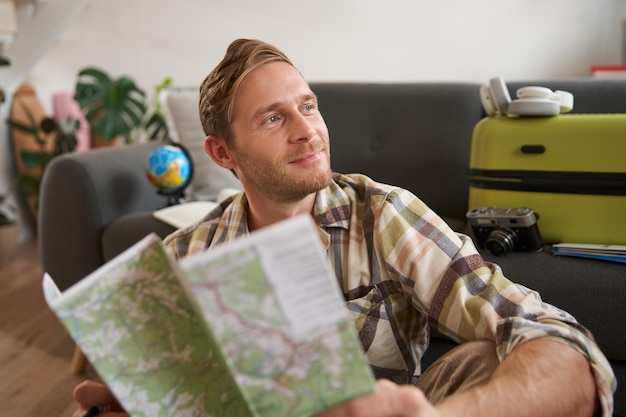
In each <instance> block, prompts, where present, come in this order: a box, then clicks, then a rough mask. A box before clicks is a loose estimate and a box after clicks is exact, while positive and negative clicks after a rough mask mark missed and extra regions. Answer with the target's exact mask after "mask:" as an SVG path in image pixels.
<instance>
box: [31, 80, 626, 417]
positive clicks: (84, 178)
mask: <svg viewBox="0 0 626 417" xmlns="http://www.w3.org/2000/svg"><path fill="white" fill-rule="evenodd" d="M524 85H543V86H546V87H549V88H552V89H562V90H567V91H570V92H572V93H574V96H575V109H574V111H575V112H579V113H626V80H617V79H603V80H600V79H566V80H545V81H537V80H535V81H532V82H509V89H510V90H511V92H512V93H514V92H515V90H516V89H517V88H518V87H520V86H524ZM479 87H480V85H478V84H473V83H410V84H359V83H317V84H316V83H314V84H312V88H313V90H314V91H315V92H316V94H317V95H318V96H319V101H320V108H321V111H322V114H323V115H324V117H325V119H326V122H327V124H328V128H329V131H330V137H331V155H332V156H331V159H332V165H333V169H334V170H335V171H339V172H361V173H365V174H367V175H369V176H371V177H372V178H374V179H377V180H379V181H382V182H386V183H390V184H395V185H399V186H402V187H405V188H407V189H409V190H411V191H413V192H414V193H415V194H417V195H418V196H419V197H420V198H422V199H423V200H424V201H425V202H426V203H427V204H429V205H430V206H431V207H432V208H433V209H434V210H435V211H436V212H437V213H439V214H440V215H442V216H443V217H444V218H445V219H447V220H448V222H449V223H450V224H451V225H452V227H453V228H455V230H458V231H461V232H467V228H466V222H465V213H466V211H467V209H468V207H467V199H468V180H467V168H468V161H469V152H470V139H471V135H472V130H473V128H474V126H475V125H476V123H477V122H478V121H479V120H480V119H481V118H483V117H484V116H485V115H484V113H483V110H482V107H481V104H480V99H479V94H478V90H479ZM625 136H626V133H625ZM200 139H202V138H200ZM625 139H626V137H625ZM158 145H159V144H158V143H148V144H141V145H130V146H123V147H116V148H109V149H100V150H94V151H90V152H87V153H81V154H68V155H63V156H60V157H57V158H56V159H55V160H53V162H52V163H51V164H50V165H49V166H48V168H47V171H46V174H45V176H44V180H43V185H42V194H41V200H40V220H39V231H38V234H39V241H40V249H41V257H42V265H43V268H44V270H45V271H48V272H50V273H51V274H52V276H53V277H55V279H56V280H58V281H59V283H60V286H61V287H63V288H66V287H68V286H70V285H71V284H72V283H74V282H76V281H78V280H79V279H80V278H82V277H83V276H85V275H86V274H88V273H89V272H91V271H92V270H94V269H95V268H97V267H98V266H100V265H102V264H103V262H105V261H106V260H108V259H110V258H112V257H113V256H114V255H116V254H117V253H119V252H120V251H122V250H123V249H125V248H126V247H128V246H129V245H131V244H132V243H134V242H136V241H137V240H139V239H140V238H141V237H143V236H145V235H146V234H147V233H149V232H151V231H154V232H156V233H158V234H159V235H160V236H165V235H166V234H168V233H170V232H172V231H173V230H174V229H173V228H172V227H171V226H169V225H166V224H164V223H162V222H160V221H158V220H156V219H154V218H153V217H152V215H151V213H152V212H153V211H154V210H155V209H158V208H162V207H163V206H164V205H165V203H166V199H165V197H163V196H160V195H158V194H157V193H156V192H155V190H154V188H153V187H152V186H151V185H150V184H149V183H148V181H147V180H146V178H145V174H144V165H145V161H146V158H147V155H148V154H149V152H150V151H151V149H153V148H154V147H155V146H158ZM194 158H195V157H194ZM207 158H208V157H207ZM625 165H626V163H625ZM615 220H616V221H624V220H623V219H615ZM549 249H550V248H549V247H546V249H545V251H544V252H543V253H532V254H527V253H511V254H509V255H507V256H506V257H503V258H498V259H497V263H498V264H500V265H501V266H502V267H503V269H504V271H505V273H506V275H507V276H508V277H510V278H511V279H512V280H514V281H517V282H520V283H521V284H524V285H526V286H528V287H531V288H533V289H536V290H538V291H539V292H540V293H541V294H542V296H543V298H544V300H545V301H547V302H550V303H552V304H555V305H557V306H559V307H562V308H564V309H566V310H567V311H569V312H570V313H572V314H573V315H574V316H575V317H576V318H577V319H578V320H579V321H580V322H581V323H582V324H583V325H585V326H587V327H588V328H589V329H590V330H591V331H592V332H593V333H594V335H595V337H596V338H597V341H598V343H599V345H600V347H601V348H602V350H603V351H604V352H605V354H606V355H607V357H608V358H609V359H610V361H611V364H612V366H613V368H614V370H615V372H616V374H617V377H618V381H620V380H626V325H625V324H620V323H622V322H621V319H622V318H624V317H625V316H624V315H623V313H624V312H625V311H626V307H624V302H623V300H625V299H626V266H625V265H624V264H618V263H612V262H608V261H597V260H587V259H579V258H566V257H557V256H553V255H551V254H550V251H549ZM485 257H486V258H487V259H490V260H495V259H493V258H491V257H490V256H489V255H488V254H485ZM451 345H452V344H451V342H450V341H447V340H444V339H436V340H435V341H434V342H433V344H432V346H431V348H430V349H429V351H428V352H427V355H426V357H425V358H424V362H425V363H426V364H427V363H429V362H431V361H432V360H433V359H434V358H435V357H437V356H438V355H440V354H441V353H442V352H443V351H445V350H447V349H449V348H450V346H451ZM615 415H622V416H626V388H625V387H623V386H622V385H618V389H617V393H616V395H615Z"/></svg>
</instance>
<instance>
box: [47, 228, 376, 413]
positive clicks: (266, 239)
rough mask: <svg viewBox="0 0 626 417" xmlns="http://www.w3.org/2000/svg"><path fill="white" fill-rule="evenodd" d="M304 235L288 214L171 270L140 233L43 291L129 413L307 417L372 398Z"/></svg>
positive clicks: (357, 350)
mask: <svg viewBox="0 0 626 417" xmlns="http://www.w3.org/2000/svg"><path fill="white" fill-rule="evenodd" d="M315 228H316V226H314V224H313V222H312V220H311V219H310V218H309V217H307V216H304V217H299V218H296V219H293V220H288V221H285V222H282V223H280V224H279V225H277V226H273V227H270V228H266V229H263V230H262V231H260V232H256V233H252V234H250V235H249V237H246V238H242V239H239V240H237V241H235V242H233V243H231V244H224V245H221V246H218V247H217V248H215V249H212V250H211V251H208V252H205V253H203V254H200V255H196V256H192V257H189V258H187V259H184V260H183V261H181V262H180V263H178V262H176V261H174V260H173V259H172V258H171V257H170V256H169V255H168V254H167V252H166V250H165V248H164V247H163V244H162V243H161V241H160V239H159V238H158V237H156V236H154V235H151V236H149V237H147V238H145V239H144V240H142V241H140V242H139V243H137V244H136V245H135V246H133V247H132V248H131V249H129V250H128V251H126V252H125V253H123V254H122V255H120V256H119V257H117V258H115V259H114V260H112V261H111V262H109V263H108V264H107V265H105V266H104V267H102V268H101V269H99V270H97V271H96V272H94V273H93V274H91V275H89V276H88V277H86V278H85V279H83V280H82V281H81V282H79V283H78V284H76V285H75V286H74V287H72V288H70V289H68V290H67V291H65V292H64V293H62V294H61V293H60V292H59V291H58V289H56V287H55V285H54V282H53V281H52V279H51V277H49V276H47V277H45V278H44V292H45V294H46V299H47V300H48V303H49V305H50V306H51V308H52V309H53V310H54V311H55V312H56V314H57V315H58V317H59V318H60V320H61V321H62V322H63V323H64V325H65V326H66V328H67V329H68V331H69V333H70V334H71V335H72V337H73V338H74V339H75V340H76V342H77V343H78V345H79V346H80V347H81V348H82V350H83V351H84V353H85V354H86V356H87V358H88V359H89V361H90V362H91V363H92V365H93V366H94V367H95V368H96V370H97V371H98V373H99V375H100V376H101V377H102V379H103V380H104V381H105V382H106V383H107V385H108V386H109V387H110V388H111V390H112V391H113V392H114V393H115V395H116V396H117V398H118V399H119V400H120V402H121V403H122V404H123V406H124V407H125V409H126V410H127V411H128V412H129V413H130V414H131V415H132V416H146V417H147V416H174V415H175V416H229V417H231V416H238V417H239V416H240V417H246V416H258V417H266V416H267V417H269V416H294V417H300V416H302V417H304V416H310V415H312V414H315V413H316V412H319V411H321V410H323V409H325V408H328V407H330V406H332V405H334V404H337V403H340V402H343V401H346V400H347V399H350V398H353V397H356V396H360V395H364V394H366V393H369V392H372V391H373V390H374V379H373V376H372V373H371V370H370V368H369V366H368V365H367V363H366V361H365V359H364V355H363V352H362V348H361V345H360V343H359V340H358V337H357V335H356V333H355V331H354V328H353V325H352V324H351V323H349V322H348V321H347V318H346V317H347V316H346V313H345V310H344V304H343V298H342V296H341V293H340V291H339V288H338V286H337V283H336V278H334V275H333V274H332V272H331V270H330V268H329V266H328V265H327V264H326V262H327V261H326V259H325V257H324V255H323V252H322V249H321V244H320V242H319V239H318V238H317V236H316V233H317V230H315ZM294 237H297V238H294Z"/></svg>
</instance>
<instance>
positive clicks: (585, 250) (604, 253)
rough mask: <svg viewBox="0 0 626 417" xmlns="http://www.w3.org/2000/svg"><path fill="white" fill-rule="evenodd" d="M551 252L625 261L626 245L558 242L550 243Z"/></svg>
mask: <svg viewBox="0 0 626 417" xmlns="http://www.w3.org/2000/svg"><path fill="white" fill-rule="evenodd" d="M552 253H553V254H554V255H563V256H576V257H580V258H590V259H600V260H604V261H614V262H626V245H600V244H585V243H558V244H555V245H552Z"/></svg>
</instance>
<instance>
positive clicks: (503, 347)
mask: <svg viewBox="0 0 626 417" xmlns="http://www.w3.org/2000/svg"><path fill="white" fill-rule="evenodd" d="M379 222H380V224H379V226H378V227H380V230H381V233H380V234H379V236H380V241H379V242H377V244H378V246H379V250H380V253H382V254H384V255H383V256H384V258H385V259H384V262H385V264H386V265H387V267H388V268H389V269H390V270H392V271H394V273H395V274H396V275H397V276H398V279H399V280H400V282H401V283H402V287H403V289H404V291H405V293H406V294H407V296H408V297H410V298H411V299H412V300H413V305H414V306H415V308H417V309H418V310H420V311H421V312H422V314H425V315H426V316H427V317H428V323H429V326H430V327H431V328H434V329H436V330H437V331H438V332H439V333H441V334H443V335H446V336H447V337H450V338H451V339H453V340H455V341H457V342H459V343H462V342H464V341H469V340H476V339H489V340H494V341H495V342H496V344H497V346H498V348H497V349H498V355H499V357H500V359H501V360H502V359H504V358H505V357H506V356H507V355H508V354H509V353H510V352H511V351H512V350H513V349H515V347H516V346H518V345H520V344H521V343H523V342H525V341H528V340H533V339H540V338H549V339H551V340H555V341H558V342H560V343H564V344H566V345H568V346H571V347H573V348H574V349H576V350H577V351H579V352H580V353H582V354H583V355H584V356H585V357H586V358H587V360H588V361H589V363H590V364H591V367H592V369H593V374H594V378H595V381H596V386H597V391H598V394H599V398H600V402H601V405H602V409H603V415H605V416H607V417H608V416H610V415H612V409H613V392H614V390H615V387H616V382H615V376H614V374H613V371H612V369H611V367H610V365H609V363H608V360H607V359H606V357H605V356H604V354H603V353H602V352H601V351H600V349H599V347H598V346H597V344H596V342H595V340H594V338H593V336H592V335H591V333H590V332H589V331H588V330H587V329H586V328H585V327H583V326H582V325H581V324H579V323H578V322H577V321H576V319H575V318H574V317H573V316H572V315H570V314H568V313H567V312H565V311H563V310H561V309H559V308H557V307H555V306H553V305H550V304H547V303H545V302H543V301H542V300H541V297H540V295H539V294H538V293H537V292H535V291H533V290H530V289H528V288H526V287H524V286H522V285H519V284H516V283H513V282H511V281H510V280H508V279H507V278H506V277H505V275H504V274H503V271H502V269H501V268H500V267H499V266H498V265H496V264H493V263H490V262H487V261H485V260H483V258H482V257H481V256H480V254H479V253H478V251H477V250H476V248H475V246H474V244H473V242H472V240H471V239H470V238H469V237H467V236H465V235H461V234H457V233H455V232H454V231H453V230H452V229H451V228H450V227H449V226H448V225H447V224H446V223H445V222H444V221H443V220H442V219H441V218H440V217H438V216H437V215H436V214H435V213H434V212H433V211H432V210H430V209H429V208H428V207H427V206H426V205H425V204H424V203H423V202H421V201H420V200H419V199H418V198H416V197H415V196H414V195H413V194H411V193H410V192H408V191H405V190H400V189H398V190H394V191H393V192H391V193H390V194H389V195H388V196H387V198H386V200H385V203H384V204H383V205H382V207H381V211H380V216H379Z"/></svg>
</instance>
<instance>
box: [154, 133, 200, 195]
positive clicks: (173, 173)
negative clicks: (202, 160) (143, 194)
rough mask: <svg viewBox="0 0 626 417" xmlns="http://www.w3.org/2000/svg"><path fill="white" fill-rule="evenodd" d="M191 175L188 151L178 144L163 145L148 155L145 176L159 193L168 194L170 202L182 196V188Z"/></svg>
mask: <svg viewBox="0 0 626 417" xmlns="http://www.w3.org/2000/svg"><path fill="white" fill-rule="evenodd" d="M192 175H193V162H192V160H191V157H190V156H189V153H188V152H187V150H186V149H185V148H183V147H182V146H181V145H179V144H172V145H163V146H159V147H158V148H156V149H155V150H154V151H152V153H151V154H150V155H149V156H148V161H147V164H146V177H148V181H150V183H151V184H152V185H154V186H155V187H156V188H157V191H158V192H159V193H160V194H164V195H168V196H170V197H171V198H170V203H177V202H179V201H178V200H181V199H182V198H183V197H184V189H185V188H186V187H187V186H188V185H189V183H190V181H191V178H192Z"/></svg>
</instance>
